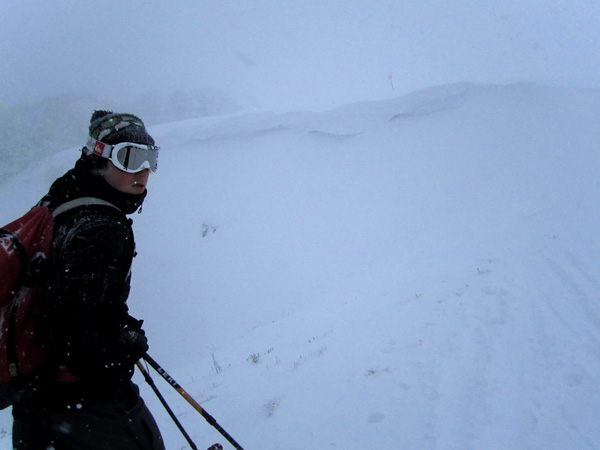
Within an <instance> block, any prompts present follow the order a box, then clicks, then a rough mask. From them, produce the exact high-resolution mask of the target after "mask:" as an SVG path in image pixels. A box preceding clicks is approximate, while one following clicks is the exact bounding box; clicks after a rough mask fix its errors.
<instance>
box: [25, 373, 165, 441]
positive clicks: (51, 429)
mask: <svg viewBox="0 0 600 450" xmlns="http://www.w3.org/2000/svg"><path fill="white" fill-rule="evenodd" d="M13 418H14V422H13V447H14V449H15V450H47V449H48V448H51V449H55V450H117V449H118V450H164V449H165V447H164V443H163V440H162V437H161V435H160V431H159V430H158V427H157V425H156V422H155V421H154V418H153V417H152V414H151V413H150V411H149V410H148V408H147V407H146V405H145V404H144V401H143V400H142V399H141V398H140V396H139V393H138V389H137V386H135V385H134V384H133V383H132V384H131V385H129V386H127V388H126V389H125V390H122V391H120V392H115V393H114V394H113V395H111V396H108V397H106V398H105V399H102V400H95V401H94V402H91V403H89V404H86V405H85V406H80V405H72V406H70V407H69V408H64V407H60V408H52V407H51V406H48V405H45V406H42V405H41V404H40V402H39V400H31V401H29V400H27V401H22V402H20V403H18V404H16V405H14V406H13Z"/></svg>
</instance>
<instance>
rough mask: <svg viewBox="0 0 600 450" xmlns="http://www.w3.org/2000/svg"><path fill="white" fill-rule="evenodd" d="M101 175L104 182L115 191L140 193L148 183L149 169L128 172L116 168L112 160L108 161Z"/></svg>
mask: <svg viewBox="0 0 600 450" xmlns="http://www.w3.org/2000/svg"><path fill="white" fill-rule="evenodd" d="M102 175H103V176H104V179H105V180H106V182H107V183H108V184H109V185H110V186H112V187H113V188H114V189H116V190H117V191H120V192H124V193H125V194H141V193H143V192H144V189H146V185H147V184H148V179H149V178H150V170H149V169H144V170H140V171H139V172H136V173H128V172H124V171H122V170H120V169H117V168H116V167H115V165H114V164H113V163H112V162H110V161H108V164H107V165H106V169H104V171H103V172H102Z"/></svg>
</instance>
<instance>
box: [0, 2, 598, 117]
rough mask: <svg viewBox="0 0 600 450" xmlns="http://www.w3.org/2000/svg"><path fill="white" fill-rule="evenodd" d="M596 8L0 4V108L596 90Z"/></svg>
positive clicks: (306, 102)
mask: <svg viewBox="0 0 600 450" xmlns="http://www.w3.org/2000/svg"><path fill="white" fill-rule="evenodd" d="M599 19H600V4H599V3H598V2H595V1H593V0H575V1H573V0H540V1H534V0H507V1H503V2H497V1H496V0H418V1H417V0H413V1H408V0H395V1H392V0H378V1H375V0H371V1H364V0H344V1H342V0H337V1H331V0H298V1H290V0H284V1H282V0H254V1H246V2H240V1H238V0H206V1H198V0H182V1H174V2H167V1H156V0H129V1H124V2H109V1H90V0H61V1H59V2H47V1H43V0H21V1H19V2H16V1H11V0H0V55H1V57H0V73H1V74H2V76H1V77H0V98H1V99H2V100H1V101H2V102H3V103H4V104H5V105H8V104H11V105H12V104H15V103H22V102H35V101H39V100H40V99H42V98H44V97H49V96H61V95H65V94H69V95H83V96H92V97H95V98H99V99H102V100H103V101H105V102H108V103H110V102H117V101H118V102H120V103H122V102H124V101H128V100H129V99H133V98H139V96H144V95H150V94H154V95H156V94H159V93H160V94H166V93H170V92H180V93H183V95H185V92H205V93H206V92H209V93H212V94H211V95H213V96H215V97H213V98H218V99H219V101H222V102H224V103H227V104H228V105H230V108H229V109H263V110H288V109H296V108H302V109H304V108H305V109H312V110H325V109H329V108H333V107H336V106H339V105H341V104H345V103H349V102H353V101H361V100H379V99H386V98H391V97H396V96H398V95H402V94H404V93H407V92H411V91H414V90H416V89H420V88H424V87H428V86H432V85H438V84H443V83H449V82H455V81H470V82H483V83H509V82H515V81H533V82H542V83H545V84H559V85H578V86H582V85H584V86H598V85H600V76H599V75H598V70H597V68H598V65H599V62H600V61H599V59H600V58H599V56H600V55H599V52H600V50H599V49H600V32H599V31H598V27H597V24H598V23H600V20H599Z"/></svg>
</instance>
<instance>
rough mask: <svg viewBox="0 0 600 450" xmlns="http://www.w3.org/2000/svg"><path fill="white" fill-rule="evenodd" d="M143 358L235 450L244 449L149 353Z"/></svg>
mask: <svg viewBox="0 0 600 450" xmlns="http://www.w3.org/2000/svg"><path fill="white" fill-rule="evenodd" d="M143 358H144V360H145V361H146V362H147V363H148V364H150V367H152V368H153V369H154V370H156V372H157V373H158V374H159V375H160V376H161V377H163V378H164V379H165V380H166V381H167V383H169V384H170V385H171V387H173V388H174V389H175V390H176V391H177V392H179V394H180V395H181V396H182V397H183V398H185V399H186V401H187V402H188V403H189V404H190V405H192V407H193V408H194V409H195V410H196V411H198V412H199V413H200V414H201V415H202V417H204V419H206V421H207V422H208V423H209V424H211V425H212V426H213V427H215V428H216V430H217V431H218V432H219V433H221V435H222V436H223V437H224V438H225V439H227V440H228V441H229V442H230V443H231V445H233V446H234V447H235V448H236V449H237V450H244V449H243V447H242V446H241V445H240V444H238V443H237V442H236V441H235V439H233V438H232V437H231V436H230V435H229V433H227V431H225V430H224V429H223V427H221V425H219V424H218V423H217V421H216V420H215V419H214V417H212V416H211V415H210V414H208V413H207V412H206V410H205V409H204V408H203V407H202V406H201V405H200V403H198V402H197V401H196V400H194V398H193V397H192V396H191V395H190V394H188V393H187V392H185V390H184V389H183V388H182V387H181V386H180V385H179V383H177V381H175V380H174V379H173V377H171V375H169V374H168V373H167V372H166V371H165V369H163V368H162V367H161V366H160V365H159V364H158V363H157V362H156V361H155V360H154V359H152V357H151V356H150V355H148V354H147V353H146V354H145V355H144V356H143Z"/></svg>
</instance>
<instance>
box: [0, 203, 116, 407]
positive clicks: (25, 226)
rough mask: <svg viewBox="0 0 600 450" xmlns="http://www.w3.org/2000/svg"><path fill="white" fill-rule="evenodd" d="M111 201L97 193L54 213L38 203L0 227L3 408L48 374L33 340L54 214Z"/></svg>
mask: <svg viewBox="0 0 600 450" xmlns="http://www.w3.org/2000/svg"><path fill="white" fill-rule="evenodd" d="M93 204H102V205H110V206H113V205H112V204H110V203H108V202H105V201H104V200H100V199H97V198H93V197H83V198H78V199H75V200H71V201H69V202H67V203H64V204H62V205H60V206H58V207H57V208H56V209H54V211H51V210H50V209H48V208H47V207H45V206H36V207H34V208H32V209H31V210H29V211H28V212H27V213H26V214H25V215H24V216H22V217H20V218H18V219H17V220H15V221H13V222H11V223H9V224H8V225H6V226H4V227H2V228H1V229H0V409H4V408H6V407H8V406H10V405H12V404H13V403H15V402H17V401H18V400H19V399H20V398H23V397H24V396H26V395H27V393H28V392H31V391H34V390H35V389H37V388H39V387H40V386H41V384H42V381H43V379H44V378H46V377H47V375H46V374H45V373H44V370H45V368H44V367H43V362H44V360H45V359H46V354H45V352H44V350H43V349H42V348H41V347H40V346H39V345H38V344H37V343H36V341H35V337H34V336H35V330H34V321H33V317H34V315H35V312H36V311H37V310H38V309H39V296H36V295H35V294H36V290H37V287H38V284H39V283H40V281H41V280H42V279H43V275H44V273H45V272H46V270H47V266H48V264H49V263H50V255H51V252H52V236H53V232H54V218H55V217H56V216H57V215H58V214H61V213H63V212H65V211H68V210H70V209H73V208H76V207H78V206H85V205H93Z"/></svg>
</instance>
